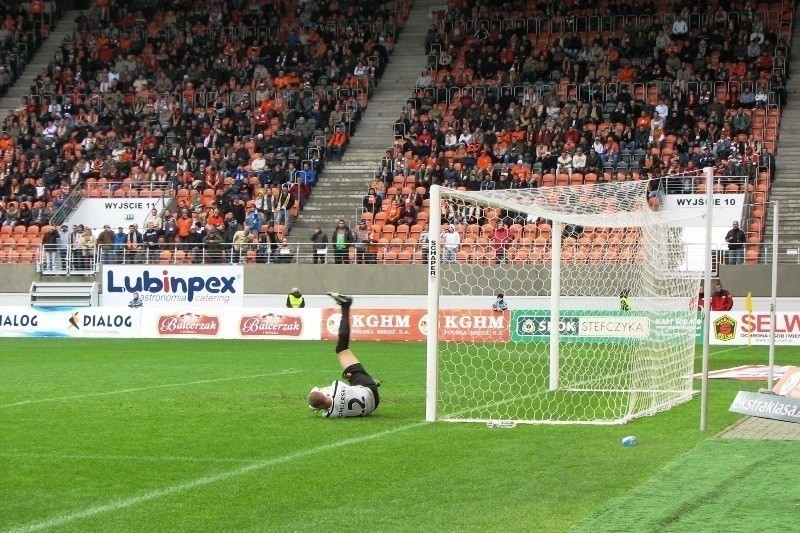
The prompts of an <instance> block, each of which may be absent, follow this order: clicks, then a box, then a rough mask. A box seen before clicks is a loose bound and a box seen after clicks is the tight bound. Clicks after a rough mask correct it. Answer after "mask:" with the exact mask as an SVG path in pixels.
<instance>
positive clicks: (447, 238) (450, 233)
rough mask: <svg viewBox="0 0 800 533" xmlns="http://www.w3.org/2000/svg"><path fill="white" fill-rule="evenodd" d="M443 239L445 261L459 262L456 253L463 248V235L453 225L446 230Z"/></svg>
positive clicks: (450, 262)
mask: <svg viewBox="0 0 800 533" xmlns="http://www.w3.org/2000/svg"><path fill="white" fill-rule="evenodd" d="M442 241H443V242H444V262H445V263H449V264H455V263H457V262H458V261H457V260H456V254H457V253H458V250H459V249H460V248H461V236H460V235H459V234H458V232H457V231H456V230H455V228H454V227H453V226H450V227H448V228H447V229H445V230H444V232H443V234H442Z"/></svg>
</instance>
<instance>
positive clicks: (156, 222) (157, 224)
mask: <svg viewBox="0 0 800 533" xmlns="http://www.w3.org/2000/svg"><path fill="white" fill-rule="evenodd" d="M151 222H152V223H153V227H154V228H155V229H156V230H161V226H162V224H163V220H162V219H161V217H160V216H159V215H158V209H155V208H154V209H151V210H150V212H149V213H148V214H147V216H146V217H144V223H143V224H142V226H144V227H145V228H149V227H150V223H151Z"/></svg>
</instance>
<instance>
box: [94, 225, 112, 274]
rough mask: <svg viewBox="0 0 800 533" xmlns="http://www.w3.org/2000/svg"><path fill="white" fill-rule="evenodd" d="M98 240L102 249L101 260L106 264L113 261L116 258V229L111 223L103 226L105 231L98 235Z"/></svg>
mask: <svg viewBox="0 0 800 533" xmlns="http://www.w3.org/2000/svg"><path fill="white" fill-rule="evenodd" d="M96 242H97V247H98V249H99V251H100V261H101V262H102V263H106V264H108V263H112V262H113V258H114V231H113V230H112V229H111V226H110V225H108V224H106V225H105V226H103V231H101V232H100V233H99V234H98V235H97V241H96Z"/></svg>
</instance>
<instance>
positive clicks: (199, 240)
mask: <svg viewBox="0 0 800 533" xmlns="http://www.w3.org/2000/svg"><path fill="white" fill-rule="evenodd" d="M205 237H206V232H205V226H203V225H202V224H201V223H200V222H195V223H194V225H192V227H191V229H190V230H189V236H188V237H187V238H186V240H185V241H184V242H183V245H184V246H185V247H186V249H187V250H188V254H189V257H190V258H191V261H192V263H202V262H203V260H204V254H203V240H204V239H205Z"/></svg>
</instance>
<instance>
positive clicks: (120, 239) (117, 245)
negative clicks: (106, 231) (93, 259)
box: [110, 226, 128, 263]
mask: <svg viewBox="0 0 800 533" xmlns="http://www.w3.org/2000/svg"><path fill="white" fill-rule="evenodd" d="M127 239H128V235H127V234H126V233H125V229H124V228H123V227H122V226H120V227H119V228H117V232H116V233H115V234H114V247H113V250H112V255H111V258H110V262H112V263H122V262H123V257H124V256H125V243H126V242H127Z"/></svg>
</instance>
